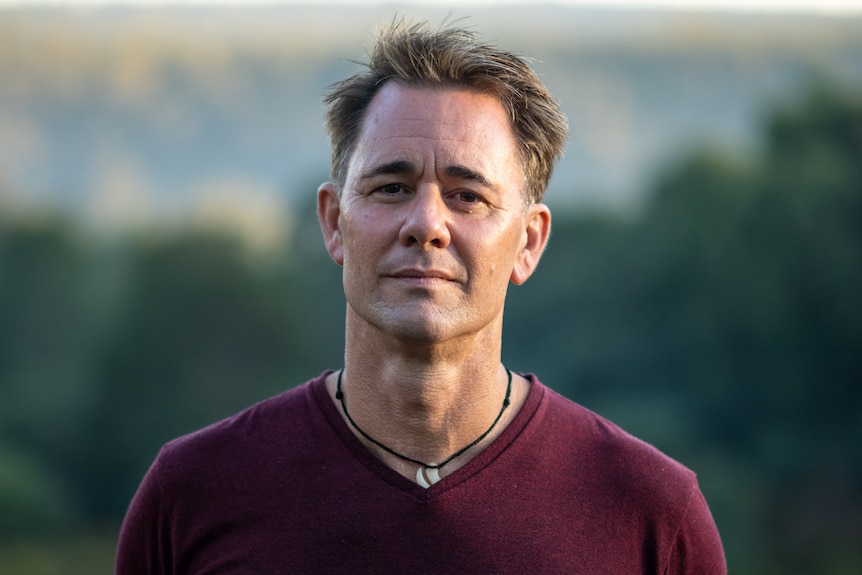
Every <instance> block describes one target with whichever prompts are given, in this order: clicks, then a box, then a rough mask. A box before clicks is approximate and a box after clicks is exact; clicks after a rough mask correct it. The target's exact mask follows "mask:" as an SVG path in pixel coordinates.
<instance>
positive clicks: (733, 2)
mask: <svg viewBox="0 0 862 575" xmlns="http://www.w3.org/2000/svg"><path fill="white" fill-rule="evenodd" d="M302 1H303V0H0V6H7V7H8V6H18V7H21V6H90V7H92V6H109V5H123V4H125V5H141V6H156V5H164V4H184V5H191V4H218V5H227V4H236V5H239V4H246V5H248V4H250V3H256V4H290V3H298V2H302ZM310 1H311V0H305V2H310ZM328 1H329V2H335V3H345V4H372V3H378V4H379V3H383V2H388V3H390V4H395V5H397V4H437V5H452V6H465V5H478V4H498V5H499V4H503V3H508V4H529V3H530V2H528V1H526V0H521V1H516V0H508V1H506V0H503V1H502V2H501V0H400V1H394V0H328ZM540 1H541V2H542V3H545V4H549V3H554V4H568V5H581V6H593V7H595V6H599V7H619V8H668V9H685V10H705V9H706V10H715V9H719V10H732V11H766V12H781V11H784V12H787V11H803V12H812V13H826V14H838V15H840V14H860V13H862V0H540Z"/></svg>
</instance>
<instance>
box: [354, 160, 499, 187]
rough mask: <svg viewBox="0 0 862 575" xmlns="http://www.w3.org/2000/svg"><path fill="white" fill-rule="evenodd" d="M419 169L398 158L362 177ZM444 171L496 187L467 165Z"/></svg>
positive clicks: (457, 177)
mask: <svg viewBox="0 0 862 575" xmlns="http://www.w3.org/2000/svg"><path fill="white" fill-rule="evenodd" d="M418 171H419V170H418V169H417V168H416V166H415V165H414V164H413V163H412V162H409V161H407V160H396V161H394V162H387V163H385V164H380V165H379V166H375V167H374V168H372V169H370V170H368V171H367V172H365V173H364V174H362V176H361V177H360V178H361V179H363V180H367V179H370V178H374V177H377V176H391V175H403V174H415V173H416V172H418ZM444 172H445V174H446V176H448V177H450V178H454V179H456V180H467V181H470V182H475V183H477V184H479V185H481V186H484V187H486V188H491V189H493V188H495V186H494V185H493V184H492V183H491V182H490V181H489V180H488V178H486V177H485V176H483V175H482V174H480V173H479V172H477V171H476V170H471V169H470V168H468V167H466V166H458V165H455V166H449V167H447V168H446V169H445V170H444Z"/></svg>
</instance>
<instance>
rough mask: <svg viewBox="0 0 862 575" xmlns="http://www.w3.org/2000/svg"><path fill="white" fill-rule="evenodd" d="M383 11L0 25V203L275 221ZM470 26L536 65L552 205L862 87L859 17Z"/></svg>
mask: <svg viewBox="0 0 862 575" xmlns="http://www.w3.org/2000/svg"><path fill="white" fill-rule="evenodd" d="M392 13H393V11H392V10H391V9H389V8H385V7H376V8H373V9H372V8H346V7H343V6H340V7H338V8H337V9H335V8H332V7H326V6H319V7H302V6H293V7H279V8H273V7H270V8H257V9H226V8H222V9H205V8H197V9H191V8H184V9H183V8H173V9H170V8H162V9H131V8H126V9H116V8H115V9H90V10H83V9H81V10H64V9H41V10H34V9H31V10H26V9H17V10H14V9H7V10H4V11H0V37H2V38H3V39H4V40H3V42H2V43H0V78H2V82H0V209H4V206H6V208H11V207H12V206H15V205H16V204H20V203H24V204H32V203H34V202H36V203H40V204H45V203H47V204H48V205H51V206H55V207H57V206H59V207H60V208H62V209H64V210H71V211H74V212H76V213H80V214H83V215H86V216H88V217H91V218H93V219H94V220H97V221H101V222H111V223H112V224H114V225H117V224H120V225H125V224H127V223H136V222H149V221H151V220H153V219H165V218H172V217H175V215H176V214H177V213H185V212H187V211H188V210H189V209H192V210H195V211H201V210H203V211H204V212H207V213H221V212H224V211H227V212H230V213H235V212H236V210H237V209H239V208H238V207H237V206H244V208H243V209H246V210H252V211H253V212H254V213H253V214H251V215H252V216H254V215H255V214H257V215H259V216H260V217H263V214H267V213H270V214H271V213H275V211H278V209H281V206H282V204H283V202H284V200H290V199H293V198H296V197H297V195H299V194H308V193H311V192H312V190H313V189H314V187H315V186H316V184H317V183H318V182H319V181H321V180H323V179H325V178H326V177H327V174H328V148H327V142H326V140H325V137H324V134H323V130H322V129H321V127H320V124H321V120H320V118H321V112H322V110H321V107H320V105H319V101H320V95H321V93H322V92H323V91H324V90H325V88H326V86H327V85H329V84H330V83H332V82H333V81H335V80H336V79H338V78H340V77H342V76H344V75H345V74H347V73H349V71H350V70H352V69H355V65H354V64H352V63H351V62H350V61H349V60H351V59H354V60H355V59H361V58H362V55H363V43H364V39H365V38H366V37H367V36H368V34H369V31H370V30H371V28H372V27H373V26H374V25H375V24H377V23H379V22H381V21H385V20H387V19H388V18H391V17H392ZM405 14H406V15H408V16H417V15H421V16H423V17H426V16H427V17H428V18H430V19H431V20H432V21H440V20H442V19H443V18H444V17H445V15H446V12H445V11H442V10H439V9H434V10H424V9H420V8H412V9H410V10H409V11H406V12H405ZM461 15H464V16H467V14H466V13H465V14H461V13H456V17H457V16H461ZM469 16H470V17H469V18H468V19H467V20H466V22H468V23H469V24H471V25H474V26H475V27H476V28H477V29H478V30H479V31H480V32H481V33H482V34H483V36H484V37H486V38H488V39H491V40H495V41H499V42H500V43H501V44H504V45H505V46H507V47H511V48H513V49H515V50H516V51H519V52H520V53H523V54H525V55H528V56H531V57H533V58H536V59H537V64H536V66H537V68H538V70H539V71H540V73H541V74H542V75H543V76H544V78H545V79H546V82H547V84H548V85H549V86H550V88H551V90H552V92H554V93H555V94H556V95H557V97H558V98H559V100H560V101H561V103H562V105H563V108H564V109H565V111H566V112H567V114H568V115H569V117H570V120H571V128H572V139H571V141H570V144H569V147H568V149H567V152H566V157H565V159H564V161H563V162H562V164H561V165H560V167H559V168H558V170H557V173H556V175H555V179H554V182H553V183H552V190H551V194H550V196H549V198H548V200H549V202H551V203H552V204H555V205H558V206H562V205H575V206H580V205H585V204H587V205H596V204H598V205H601V206H613V207H626V206H631V205H632V202H633V201H635V200H637V199H638V197H639V194H640V192H641V190H642V187H643V185H644V184H645V182H646V181H647V180H648V179H649V178H650V177H651V174H653V172H655V171H656V170H657V169H660V167H661V166H662V165H663V163H665V162H667V161H668V160H669V159H670V158H673V157H675V156H676V155H677V154H678V153H679V152H680V151H681V150H684V149H686V148H688V147H690V146H691V145H692V144H694V143H701V142H703V141H715V142H718V143H730V144H732V145H733V146H736V147H737V148H738V149H739V150H740V152H741V153H748V152H749V151H753V150H755V149H756V142H754V141H753V136H752V134H753V130H754V126H755V124H756V122H757V121H758V120H759V119H760V114H761V110H763V108H764V107H766V106H769V105H773V104H774V103H775V102H776V101H781V100H783V99H785V98H787V97H788V96H789V95H791V94H795V93H796V92H797V91H798V90H797V88H799V87H801V86H802V85H804V84H806V83H808V82H810V81H811V79H812V78H813V77H818V76H822V77H826V78H830V79H832V80H834V81H837V82H838V83H847V84H852V85H860V84H862V19H859V18H855V19H854V18H825V17H824V18H817V17H812V16H791V15H787V16H775V15H771V16H768V17H767V16H757V15H730V14H708V13H706V14H704V13H699V14H684V13H669V12H631V11H597V10H591V11H590V10H584V9H574V8H562V7H553V8H552V7H530V8H527V7H505V8H495V9H493V10H489V9H488V8H477V9H475V10H472V11H471V12H470V14H469ZM524 22H530V23H533V24H534V25H530V26H524V25H523V23H524ZM202 204H203V205H205V206H208V207H206V208H201V205H202ZM225 206H228V207H227V208H225ZM274 208H276V209H274Z"/></svg>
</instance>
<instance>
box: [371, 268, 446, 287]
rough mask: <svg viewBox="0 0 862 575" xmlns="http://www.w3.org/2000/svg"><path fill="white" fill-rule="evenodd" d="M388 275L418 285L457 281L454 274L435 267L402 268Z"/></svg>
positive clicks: (387, 275)
mask: <svg viewBox="0 0 862 575" xmlns="http://www.w3.org/2000/svg"><path fill="white" fill-rule="evenodd" d="M386 277H389V278H391V279H395V280H399V281H402V282H406V283H409V284H413V285H417V286H431V285H435V284H441V283H448V282H455V281H457V279H456V278H455V277H454V276H453V275H452V274H450V273H447V272H445V271H442V270H434V269H427V270H426V269H402V270H398V271H395V272H392V273H389V274H386Z"/></svg>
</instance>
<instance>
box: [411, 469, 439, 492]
mask: <svg viewBox="0 0 862 575" xmlns="http://www.w3.org/2000/svg"><path fill="white" fill-rule="evenodd" d="M438 481H440V471H439V470H438V469H437V468H436V467H420V468H419V469H417V470H416V483H418V484H419V485H421V486H422V487H424V488H425V489H428V488H429V487H431V486H432V485H434V484H435V483H437V482H438Z"/></svg>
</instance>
